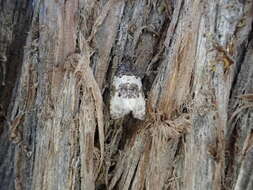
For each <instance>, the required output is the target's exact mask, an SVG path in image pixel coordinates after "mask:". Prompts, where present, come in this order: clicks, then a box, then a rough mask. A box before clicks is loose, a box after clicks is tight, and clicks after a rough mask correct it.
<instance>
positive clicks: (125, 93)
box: [110, 75, 146, 120]
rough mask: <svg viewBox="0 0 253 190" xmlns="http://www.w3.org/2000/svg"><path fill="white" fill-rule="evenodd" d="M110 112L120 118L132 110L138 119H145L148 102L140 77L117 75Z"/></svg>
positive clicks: (114, 80)
mask: <svg viewBox="0 0 253 190" xmlns="http://www.w3.org/2000/svg"><path fill="white" fill-rule="evenodd" d="M112 88H113V90H112V92H111V100H110V114H111V117H112V119H119V118H122V117H124V116H125V115H127V114H129V113H130V112H132V115H133V117H134V118H136V119H140V120H144V118H145V112H146V103H145V98H144V95H143V90H142V83H141V79H140V77H136V76H129V75H121V76H115V77H114V78H113V83H112Z"/></svg>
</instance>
